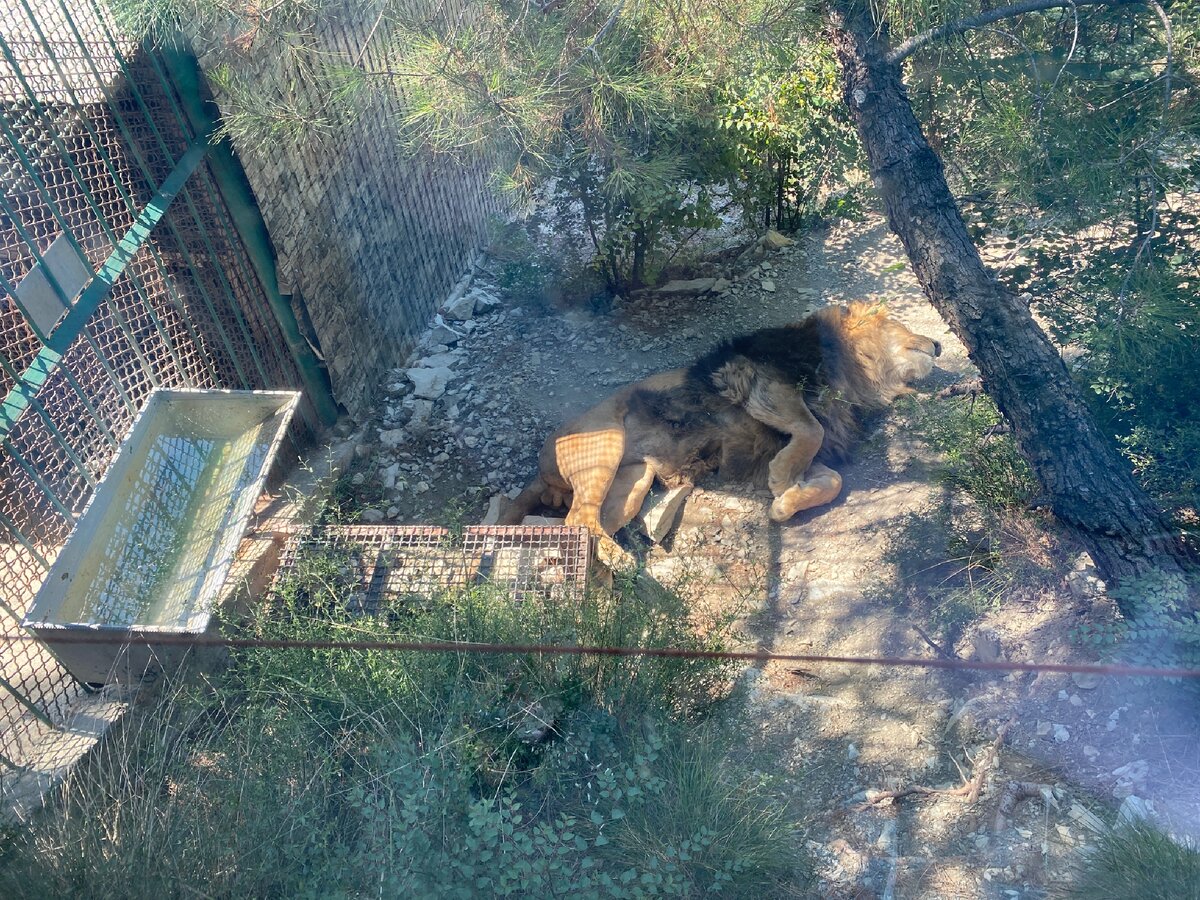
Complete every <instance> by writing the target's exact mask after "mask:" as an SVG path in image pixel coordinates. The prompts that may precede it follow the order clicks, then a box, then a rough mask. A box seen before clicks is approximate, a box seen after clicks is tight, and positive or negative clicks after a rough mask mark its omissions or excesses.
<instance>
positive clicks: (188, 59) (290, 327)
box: [161, 41, 338, 425]
mask: <svg viewBox="0 0 1200 900" xmlns="http://www.w3.org/2000/svg"><path fill="white" fill-rule="evenodd" d="M181 46H182V42H181V41H180V42H176V43H175V44H173V45H171V46H167V47H164V48H163V49H162V51H161V57H162V60H163V63H164V64H165V66H166V68H167V73H168V74H169V75H170V76H171V79H172V80H173V81H174V82H175V86H176V88H177V89H178V91H179V97H180V99H181V101H182V103H183V110H184V113H185V114H186V115H187V117H188V120H189V121H190V123H191V125H192V128H193V130H194V131H195V132H196V133H197V134H198V135H200V136H202V137H204V138H206V139H207V140H208V141H209V144H210V152H209V158H208V165H209V169H210V170H211V171H212V173H213V178H215V179H216V181H217V187H218V188H219V189H220V191H221V196H222V197H223V198H224V199H225V206H226V207H227V208H228V210H229V214H230V216H231V217H232V218H233V223H234V227H235V228H236V229H237V232H238V235H239V236H240V237H241V239H242V244H243V246H245V248H246V253H247V255H248V256H249V257H250V262H251V264H252V265H253V266H254V271H255V274H256V275H257V276H258V280H259V282H260V283H261V284H262V287H263V291H264V292H265V293H266V295H267V302H268V303H270V306H271V311H272V312H273V313H274V314H275V319H276V321H277V322H278V323H279V327H280V330H281V331H282V332H283V336H284V339H285V340H286V341H287V345H288V349H289V350H290V351H291V354H292V358H293V359H294V360H295V361H296V366H297V367H298V368H299V369H300V377H301V378H302V379H303V381H304V388H305V392H306V394H307V395H308V399H309V401H310V402H311V403H312V405H313V407H314V408H315V409H316V411H317V415H318V416H319V417H320V418H321V421H322V422H323V423H324V424H325V425H333V424H334V423H335V422H336V421H337V418H338V410H337V403H336V401H335V400H334V398H333V390H332V389H331V387H330V384H329V378H328V376H327V375H326V374H325V371H324V369H322V368H321V365H320V363H319V362H318V360H317V356H316V354H315V353H313V350H312V347H310V346H309V345H308V341H306V340H305V339H304V336H303V335H302V334H301V333H300V325H299V323H298V322H297V321H296V316H295V313H293V312H292V307H291V304H290V303H288V301H287V300H286V299H285V298H284V297H283V295H282V294H281V293H280V291H279V280H278V278H277V276H276V274H275V252H274V249H273V247H272V246H271V238H270V235H269V234H268V233H267V225H266V223H265V222H264V221H263V218H262V214H261V213H260V212H259V210H258V204H257V203H256V202H255V199H254V192H253V191H252V190H251V188H250V182H249V180H248V179H247V178H246V172H245V170H244V169H243V168H242V164H241V163H240V162H239V161H238V158H237V156H236V155H235V154H234V152H233V150H232V148H230V146H229V144H228V142H227V141H224V140H217V137H216V135H217V128H218V126H217V119H218V116H219V112H218V110H217V107H216V104H215V103H213V102H212V101H211V100H209V99H206V97H205V96H204V92H203V87H202V86H203V84H204V80H203V78H204V76H203V75H202V74H201V71H200V63H199V62H198V61H197V60H196V57H195V56H194V55H193V54H191V53H190V52H187V51H185V50H183V49H181Z"/></svg>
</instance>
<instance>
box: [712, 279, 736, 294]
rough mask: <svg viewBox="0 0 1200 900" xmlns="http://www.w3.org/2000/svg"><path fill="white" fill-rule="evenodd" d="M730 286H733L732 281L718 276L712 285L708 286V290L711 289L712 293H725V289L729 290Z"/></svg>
mask: <svg viewBox="0 0 1200 900" xmlns="http://www.w3.org/2000/svg"><path fill="white" fill-rule="evenodd" d="M731 287H733V282H732V281H729V280H728V279H726V278H718V279H717V280H716V281H714V282H713V284H712V287H711V288H709V290H710V291H712V292H713V293H714V294H723V293H725V291H727V290H729V289H730V288H731Z"/></svg>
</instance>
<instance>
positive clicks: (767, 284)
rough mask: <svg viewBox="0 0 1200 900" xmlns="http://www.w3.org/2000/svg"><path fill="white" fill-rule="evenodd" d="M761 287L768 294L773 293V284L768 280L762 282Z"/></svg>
mask: <svg viewBox="0 0 1200 900" xmlns="http://www.w3.org/2000/svg"><path fill="white" fill-rule="evenodd" d="M761 287H762V289H763V290H764V291H766V292H767V293H768V294H773V293H775V282H773V281H771V280H770V279H769V278H767V279H764V280H763V283H762V285H761Z"/></svg>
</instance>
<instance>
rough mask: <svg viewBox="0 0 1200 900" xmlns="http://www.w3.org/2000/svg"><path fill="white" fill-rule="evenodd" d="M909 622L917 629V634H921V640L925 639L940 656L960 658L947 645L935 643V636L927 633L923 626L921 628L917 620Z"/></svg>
mask: <svg viewBox="0 0 1200 900" xmlns="http://www.w3.org/2000/svg"><path fill="white" fill-rule="evenodd" d="M908 624H909V625H910V626H911V627H912V630H913V631H915V632H916V633H917V634H919V635H920V636H921V640H923V641H924V642H925V643H926V644H928V645H929V646H930V648H931V649H932V650H933V652H934V653H936V654H937V655H938V656H940V657H942V659H958V657H957V656H955V655H954V654H953V653H951V652H950V651H949V650H947V649H946V648H945V647H942V646H941V645H940V644H937V643H935V642H934V640H933V638H931V637H930V636H929V635H927V634H926V633H925V630H924V629H923V628H921V626H920V625H918V624H917V623H916V622H909V623H908Z"/></svg>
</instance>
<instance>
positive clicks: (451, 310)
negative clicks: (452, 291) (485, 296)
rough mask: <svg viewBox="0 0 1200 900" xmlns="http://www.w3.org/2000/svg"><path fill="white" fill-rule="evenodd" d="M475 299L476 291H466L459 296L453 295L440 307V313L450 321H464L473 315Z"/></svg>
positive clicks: (476, 296) (476, 297)
mask: <svg viewBox="0 0 1200 900" xmlns="http://www.w3.org/2000/svg"><path fill="white" fill-rule="evenodd" d="M477 299H478V293H477V292H476V291H468V292H467V293H465V294H463V295H461V296H459V297H454V298H452V299H451V300H450V301H449V302H448V303H447V304H446V305H445V306H444V307H442V315H443V316H445V317H446V318H447V319H449V320H450V321H451V322H465V321H467V319H469V318H471V316H473V315H475V302H476V300H477Z"/></svg>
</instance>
